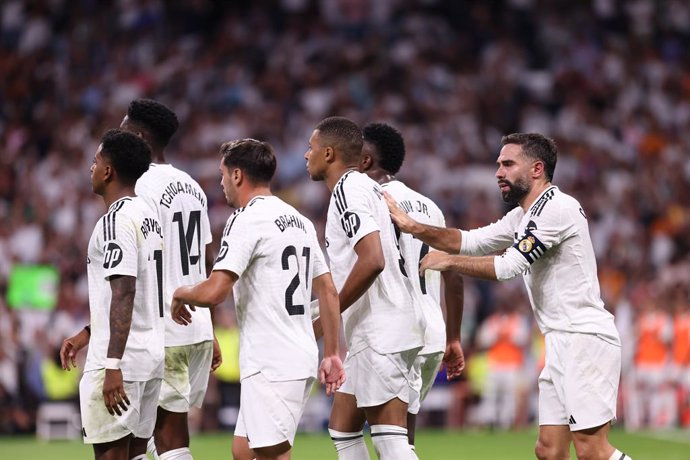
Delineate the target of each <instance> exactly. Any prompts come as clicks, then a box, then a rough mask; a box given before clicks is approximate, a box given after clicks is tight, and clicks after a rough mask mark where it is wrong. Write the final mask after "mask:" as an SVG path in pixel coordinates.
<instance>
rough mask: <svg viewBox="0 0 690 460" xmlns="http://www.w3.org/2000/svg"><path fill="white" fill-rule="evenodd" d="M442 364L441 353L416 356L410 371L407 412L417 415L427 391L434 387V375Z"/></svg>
mask: <svg viewBox="0 0 690 460" xmlns="http://www.w3.org/2000/svg"><path fill="white" fill-rule="evenodd" d="M442 362H443V352H442V351H441V352H437V353H429V354H428V355H427V354H424V355H418V356H417V358H416V359H415V360H414V364H413V365H412V370H411V371H410V385H411V387H412V391H411V392H410V404H409V406H408V408H407V412H409V413H410V414H418V413H419V407H420V406H421V404H422V401H424V399H425V398H426V395H428V394H429V390H431V387H432V386H434V382H435V381H436V375H437V374H438V370H439V369H440V368H441V363H442Z"/></svg>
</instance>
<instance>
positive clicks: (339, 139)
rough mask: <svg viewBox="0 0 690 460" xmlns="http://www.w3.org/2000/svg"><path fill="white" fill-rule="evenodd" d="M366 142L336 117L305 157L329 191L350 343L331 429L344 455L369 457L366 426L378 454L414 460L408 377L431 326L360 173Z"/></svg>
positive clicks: (376, 197) (374, 189) (329, 224)
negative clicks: (409, 429)
mask: <svg viewBox="0 0 690 460" xmlns="http://www.w3.org/2000/svg"><path fill="white" fill-rule="evenodd" d="M362 144H363V140H362V131H361V130H360V129H359V127H358V126H357V125H356V124H355V123H353V122H352V121H350V120H348V119H347V118H343V117H330V118H326V119H324V120H322V121H321V122H320V123H319V124H318V125H317V126H316V129H314V132H313V133H312V135H311V137H310V139H309V150H307V152H306V153H305V158H306V160H307V171H308V173H309V175H310V176H311V178H312V180H317V181H324V182H325V183H326V186H327V187H328V189H329V190H330V191H331V192H332V194H331V201H330V205H329V208H328V217H327V221H326V248H327V251H328V255H329V258H330V262H331V269H332V272H333V279H334V281H335V284H336V287H337V288H338V291H339V298H340V309H341V311H342V316H343V323H344V328H345V338H346V341H347V346H348V355H347V357H346V358H345V372H347V375H348V380H347V382H345V384H344V385H343V386H342V387H341V388H340V391H338V392H337V393H336V394H335V397H334V399H333V408H332V410H331V417H330V422H329V432H330V434H331V439H333V442H334V443H335V447H336V450H337V451H338V458H339V459H341V460H343V459H344V460H349V459H357V460H360V459H363V458H364V459H367V458H369V454H368V451H367V448H366V445H365V444H364V438H363V433H362V429H363V427H364V422H365V420H366V421H368V422H369V426H370V428H371V436H372V440H373V443H374V447H375V448H376V451H377V452H378V454H379V457H380V458H382V459H384V460H385V459H395V460H400V459H411V458H415V456H414V453H413V452H412V451H411V450H410V448H409V445H408V442H407V407H408V403H409V402H410V381H409V378H410V371H411V369H412V365H413V363H414V360H415V358H416V357H417V353H418V352H419V350H420V349H421V348H422V346H423V345H424V326H425V321H424V316H423V313H422V312H421V311H420V310H421V305H418V304H417V303H416V302H415V301H414V297H413V296H414V294H413V287H412V285H411V283H410V281H409V279H408V278H407V275H408V274H406V272H405V262H404V260H403V258H402V256H401V254H400V251H399V249H398V247H397V240H396V238H395V231H394V229H393V224H392V222H391V219H390V217H389V214H388V211H387V208H386V203H385V202H384V200H383V195H382V191H381V188H380V187H379V185H378V184H377V183H376V182H374V181H373V180H371V179H370V178H369V177H367V176H366V174H362V173H360V172H358V170H357V169H358V167H359V163H360V159H361V156H362ZM414 276H417V275H416V274H414Z"/></svg>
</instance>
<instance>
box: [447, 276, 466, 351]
mask: <svg viewBox="0 0 690 460" xmlns="http://www.w3.org/2000/svg"><path fill="white" fill-rule="evenodd" d="M441 275H442V276H443V295H444V298H445V302H446V342H450V341H453V340H458V341H459V340H460V332H461V329H462V313H463V309H464V303H465V289H464V287H465V282H464V280H463V278H462V276H461V275H460V274H459V273H456V272H453V271H445V272H442V273H441Z"/></svg>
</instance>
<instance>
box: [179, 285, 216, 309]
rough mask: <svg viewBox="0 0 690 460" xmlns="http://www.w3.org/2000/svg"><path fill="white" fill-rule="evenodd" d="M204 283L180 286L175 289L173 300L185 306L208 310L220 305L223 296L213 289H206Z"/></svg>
mask: <svg viewBox="0 0 690 460" xmlns="http://www.w3.org/2000/svg"><path fill="white" fill-rule="evenodd" d="M205 284H206V281H202V282H200V283H197V284H194V285H191V286H181V287H179V288H177V289H175V293H174V294H173V299H175V300H179V301H180V302H182V303H184V304H185V305H193V306H195V307H204V308H210V307H213V306H215V305H218V304H219V303H221V302H222V301H223V300H224V299H225V296H223V295H222V293H221V292H218V291H216V290H213V289H206V286H205Z"/></svg>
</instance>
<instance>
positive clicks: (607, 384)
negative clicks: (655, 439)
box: [539, 331, 621, 431]
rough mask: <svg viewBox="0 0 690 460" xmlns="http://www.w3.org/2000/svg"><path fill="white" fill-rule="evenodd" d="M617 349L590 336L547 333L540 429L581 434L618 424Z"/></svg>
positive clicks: (540, 400)
mask: <svg viewBox="0 0 690 460" xmlns="http://www.w3.org/2000/svg"><path fill="white" fill-rule="evenodd" d="M620 375H621V348H620V347H619V346H616V345H613V344H611V343H609V342H607V341H605V340H603V339H601V338H600V337H598V336H596V335H593V334H575V333H566V332H554V331H552V332H549V333H547V334H546V363H545V365H544V369H543V370H542V372H541V374H540V375H539V425H568V426H569V427H570V431H580V430H585V429H587V428H594V427H597V426H601V425H604V424H605V423H607V422H609V421H615V419H616V400H617V398H618V383H619V381H620Z"/></svg>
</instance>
